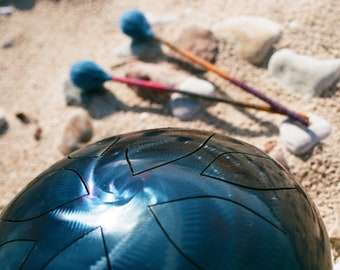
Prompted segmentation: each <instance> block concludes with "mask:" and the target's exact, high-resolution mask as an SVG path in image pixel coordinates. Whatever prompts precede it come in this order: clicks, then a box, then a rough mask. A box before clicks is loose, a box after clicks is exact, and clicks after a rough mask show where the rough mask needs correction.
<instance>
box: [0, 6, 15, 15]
mask: <svg viewBox="0 0 340 270" xmlns="http://www.w3.org/2000/svg"><path fill="white" fill-rule="evenodd" d="M14 10H15V9H14V7H13V6H4V7H0V15H3V16H10V15H12V14H13V12H14Z"/></svg>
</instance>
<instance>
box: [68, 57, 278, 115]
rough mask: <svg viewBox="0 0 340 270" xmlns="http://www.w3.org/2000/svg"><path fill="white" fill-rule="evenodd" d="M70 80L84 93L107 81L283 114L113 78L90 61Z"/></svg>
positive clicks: (78, 66)
mask: <svg viewBox="0 0 340 270" xmlns="http://www.w3.org/2000/svg"><path fill="white" fill-rule="evenodd" d="M70 78H71V81H72V82H73V83H74V84H75V85H76V86H77V87H79V88H81V89H83V90H84V91H91V90H94V89H98V88H100V87H101V86H102V85H103V83H105V82H106V81H115V82H120V83H125V84H128V85H133V86H140V87H145V88H149V89H150V90H158V91H165V92H172V93H181V94H184V95H188V96H191V97H195V98H200V99H204V100H209V101H213V102H223V103H227V104H231V105H234V106H238V107H245V108H251V109H256V110H261V111H267V112H271V113H279V114H282V112H280V111H277V110H275V109H273V107H271V106H265V105H257V104H249V103H244V102H239V101H234V100H230V99H226V98H220V97H214V96H207V95H201V94H196V93H192V92H189V91H186V90H182V89H176V88H174V87H172V86H169V85H165V84H161V83H157V82H153V81H147V80H140V79H135V78H122V77H116V76H111V75H109V74H108V73H106V72H105V71H104V70H103V69H102V68H101V67H99V66H98V65H97V64H96V63H94V62H92V61H88V60H86V61H79V62H77V63H75V64H74V65H73V66H72V67H71V70H70Z"/></svg>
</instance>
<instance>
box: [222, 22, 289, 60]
mask: <svg viewBox="0 0 340 270" xmlns="http://www.w3.org/2000/svg"><path fill="white" fill-rule="evenodd" d="M216 32H218V33H220V35H221V37H222V38H224V39H226V40H227V41H229V42H231V43H233V44H235V45H236V49H237V50H238V51H239V53H240V55H241V57H242V58H243V59H246V60H247V61H248V62H250V63H252V64H254V65H259V64H262V63H263V62H264V61H265V60H266V59H267V58H268V55H269V53H270V52H271V50H272V48H273V45H274V44H275V43H276V42H278V41H279V39H280V38H281V33H282V27H281V25H279V24H278V23H276V22H274V21H271V20H269V19H267V18H263V17H256V16H240V17H233V18H230V19H227V20H226V21H224V22H222V23H220V24H219V25H218V27H217V28H216Z"/></svg>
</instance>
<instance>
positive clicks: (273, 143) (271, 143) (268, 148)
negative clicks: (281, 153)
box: [263, 141, 277, 154]
mask: <svg viewBox="0 0 340 270" xmlns="http://www.w3.org/2000/svg"><path fill="white" fill-rule="evenodd" d="M276 145H277V142H276V141H268V142H266V144H265V145H264V147H263V152H265V153H266V154H268V153H269V152H270V151H272V150H273V149H274V148H275V146H276Z"/></svg>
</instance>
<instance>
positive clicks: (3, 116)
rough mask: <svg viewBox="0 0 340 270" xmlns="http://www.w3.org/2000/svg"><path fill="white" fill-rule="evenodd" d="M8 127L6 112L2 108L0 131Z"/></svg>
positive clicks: (0, 112)
mask: <svg viewBox="0 0 340 270" xmlns="http://www.w3.org/2000/svg"><path fill="white" fill-rule="evenodd" d="M6 125H7V121H6V115H5V111H4V110H3V109H1V108H0V129H2V128H4V127H5V126H6Z"/></svg>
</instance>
